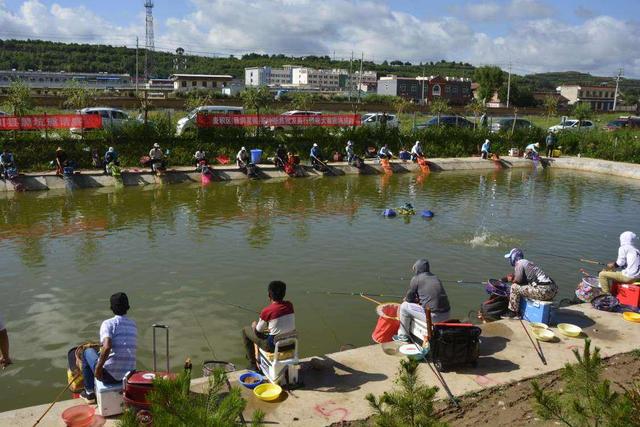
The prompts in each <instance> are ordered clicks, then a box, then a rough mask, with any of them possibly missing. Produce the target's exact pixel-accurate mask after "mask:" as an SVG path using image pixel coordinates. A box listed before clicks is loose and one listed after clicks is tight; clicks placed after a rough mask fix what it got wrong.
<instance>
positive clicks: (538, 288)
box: [502, 248, 558, 319]
mask: <svg viewBox="0 0 640 427" xmlns="http://www.w3.org/2000/svg"><path fill="white" fill-rule="evenodd" d="M504 257H505V258H507V259H509V263H510V264H511V265H512V266H513V276H511V275H509V276H507V278H508V279H511V282H512V283H511V294H510V296H509V309H508V310H507V312H506V313H505V314H504V315H503V316H502V318H503V319H519V315H518V312H519V310H520V299H521V298H522V297H525V298H533V299H537V300H539V301H552V300H553V298H554V297H555V296H556V294H557V293H558V285H556V283H555V282H554V281H553V279H552V278H550V277H549V276H548V275H547V274H546V273H545V272H544V271H542V269H541V268H540V267H538V266H537V265H536V264H534V263H532V262H531V261H529V260H527V259H525V258H524V253H523V252H522V249H519V248H513V249H511V252H509V253H508V254H506V255H505V256H504Z"/></svg>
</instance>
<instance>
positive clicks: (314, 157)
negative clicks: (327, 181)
mask: <svg viewBox="0 0 640 427" xmlns="http://www.w3.org/2000/svg"><path fill="white" fill-rule="evenodd" d="M309 159H310V160H311V166H313V168H314V169H316V170H320V171H321V170H324V168H325V164H324V163H323V162H322V151H320V147H319V146H318V144H316V143H315V142H314V143H313V147H311V152H309Z"/></svg>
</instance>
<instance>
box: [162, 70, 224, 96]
mask: <svg viewBox="0 0 640 427" xmlns="http://www.w3.org/2000/svg"><path fill="white" fill-rule="evenodd" d="M169 78H170V79H171V80H173V90H174V91H176V92H189V91H191V90H196V89H221V88H224V87H227V85H228V84H229V83H230V82H231V80H233V76H230V75H227V74H173V75H171V76H170V77H169Z"/></svg>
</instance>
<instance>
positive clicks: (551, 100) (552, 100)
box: [542, 95, 558, 119]
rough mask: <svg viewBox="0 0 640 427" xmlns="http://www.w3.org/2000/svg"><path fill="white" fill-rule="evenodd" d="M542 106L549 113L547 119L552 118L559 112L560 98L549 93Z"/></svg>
mask: <svg viewBox="0 0 640 427" xmlns="http://www.w3.org/2000/svg"><path fill="white" fill-rule="evenodd" d="M542 106H543V107H544V111H545V113H546V114H547V119H551V116H555V115H556V114H558V99H557V98H556V97H555V96H553V95H547V96H545V97H544V100H543V101H542Z"/></svg>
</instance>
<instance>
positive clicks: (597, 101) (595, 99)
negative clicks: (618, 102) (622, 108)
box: [556, 85, 616, 111]
mask: <svg viewBox="0 0 640 427" xmlns="http://www.w3.org/2000/svg"><path fill="white" fill-rule="evenodd" d="M556 91H557V92H558V93H559V94H560V95H562V96H564V97H565V98H567V99H568V100H569V105H574V104H578V103H585V104H589V105H590V106H591V109H592V110H594V111H612V110H613V100H614V98H615V95H616V88H615V87H614V86H607V85H602V86H585V85H562V86H559V87H557V88H556Z"/></svg>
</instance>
